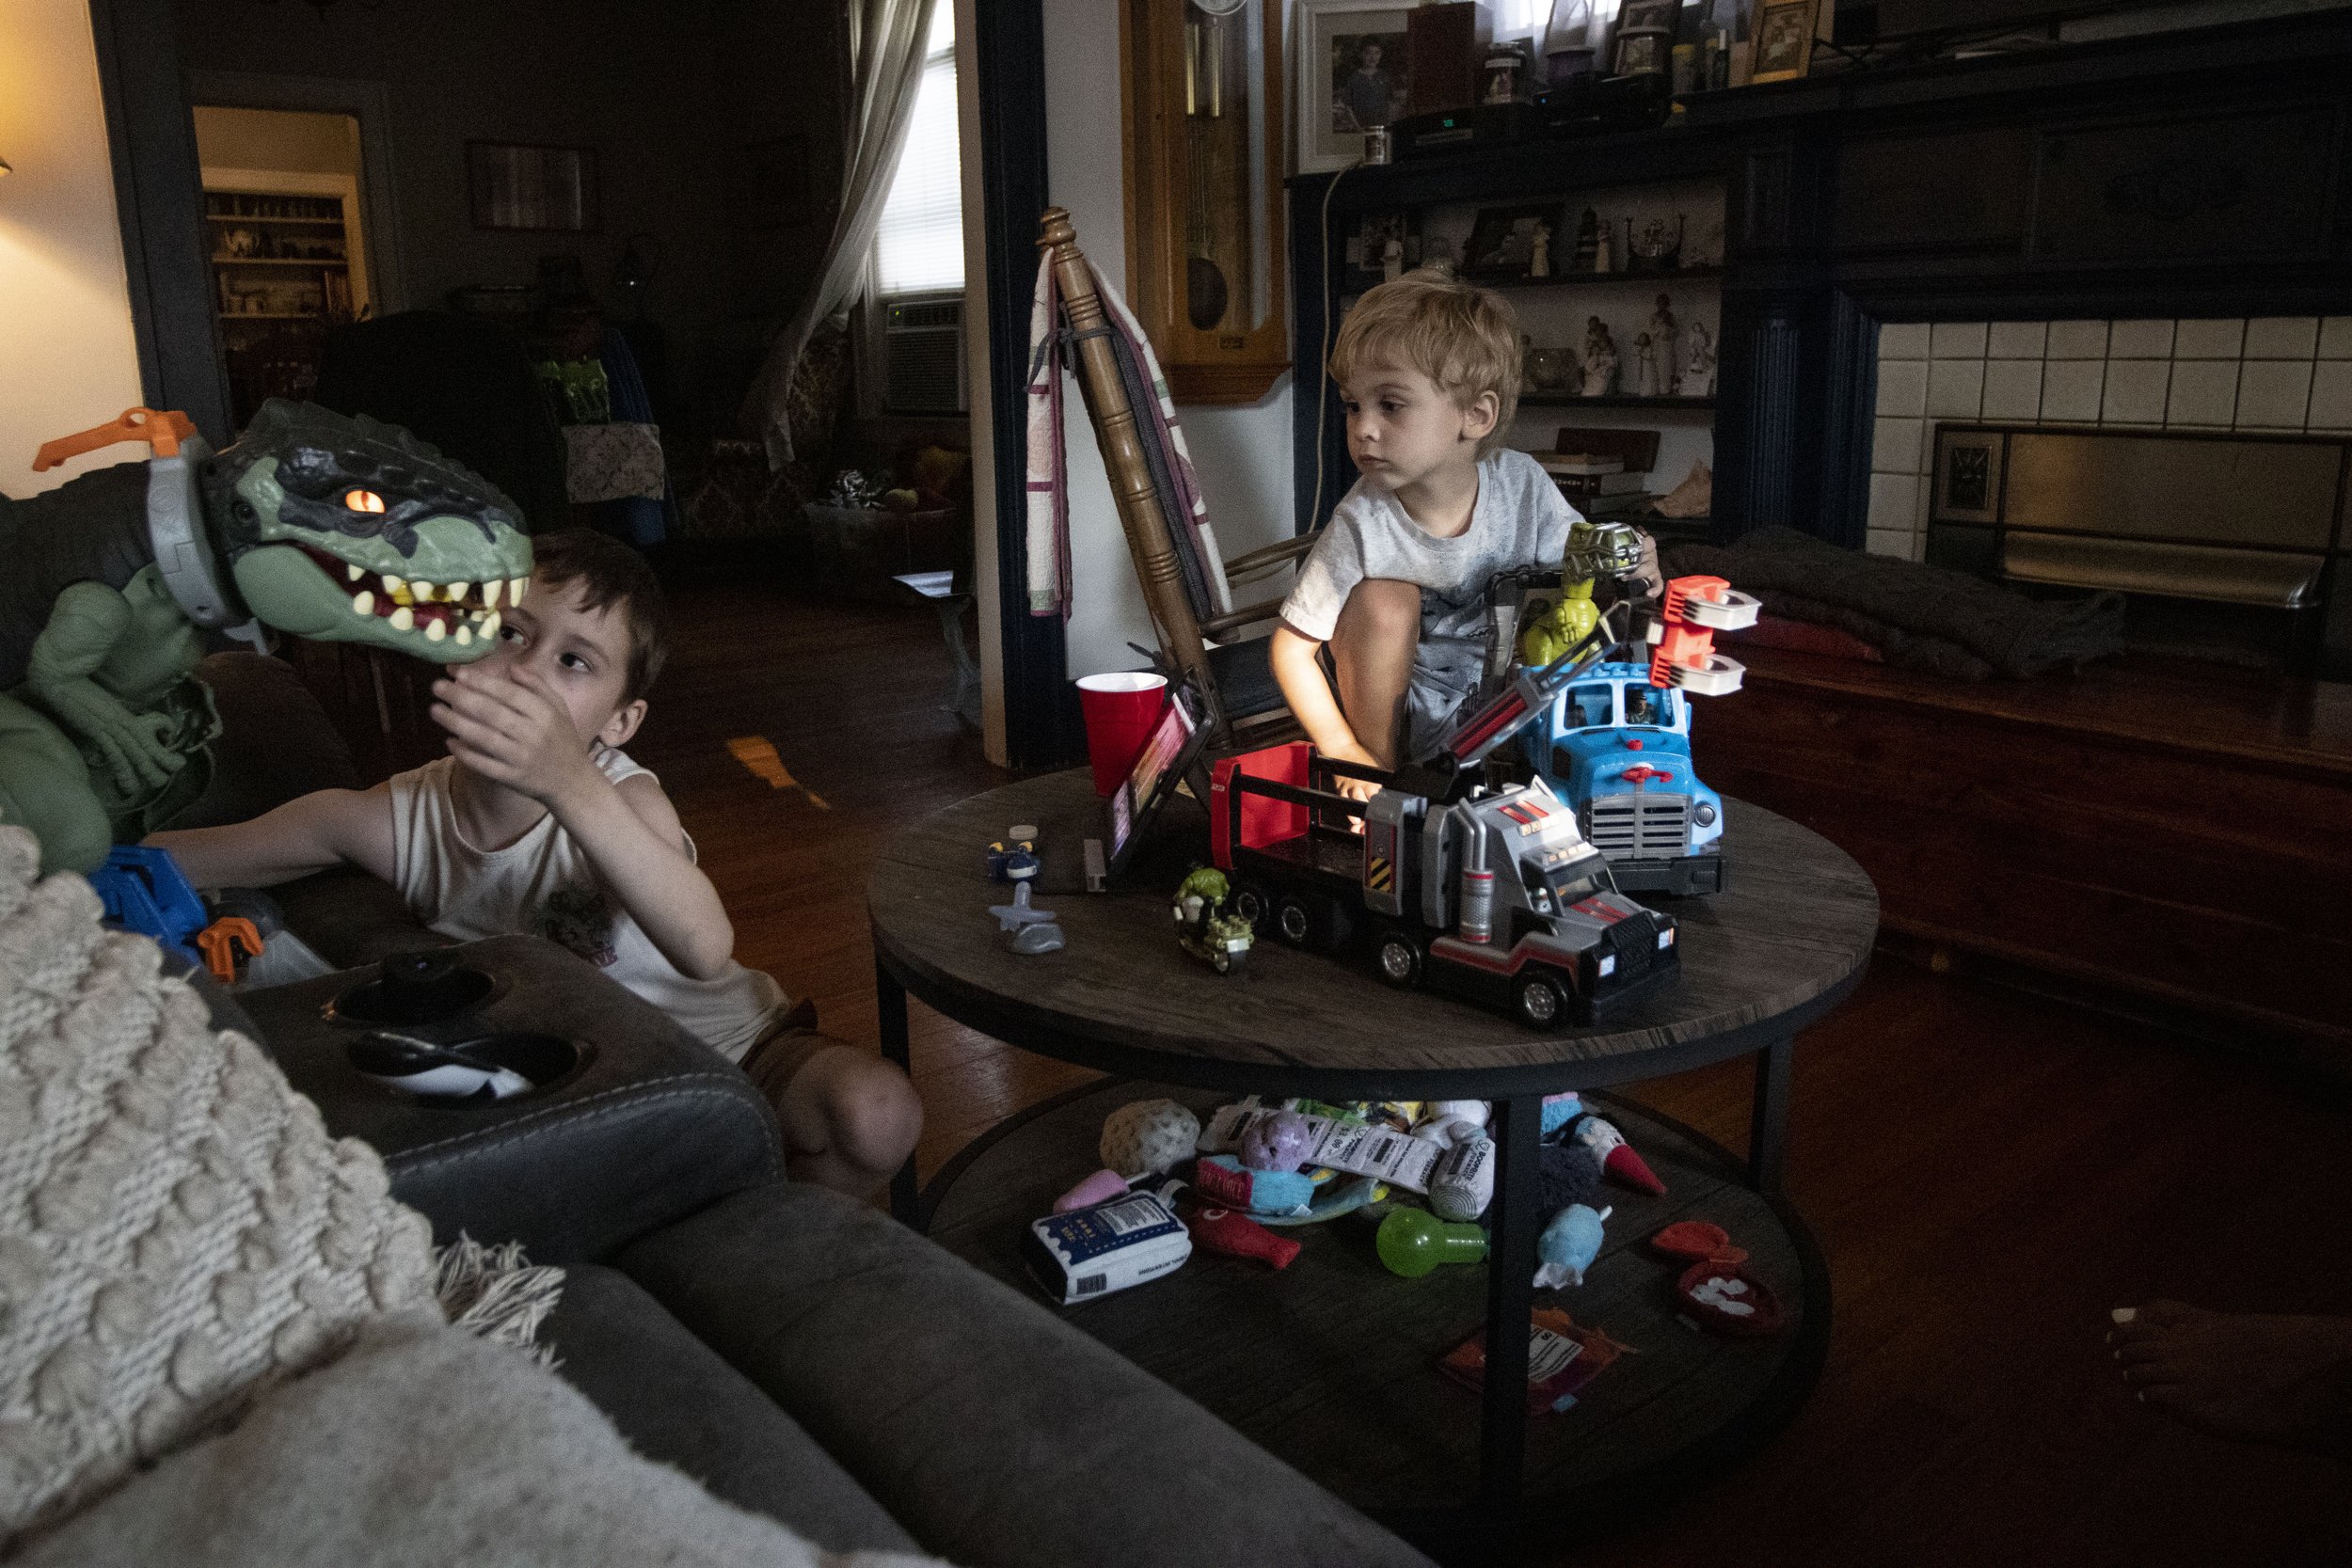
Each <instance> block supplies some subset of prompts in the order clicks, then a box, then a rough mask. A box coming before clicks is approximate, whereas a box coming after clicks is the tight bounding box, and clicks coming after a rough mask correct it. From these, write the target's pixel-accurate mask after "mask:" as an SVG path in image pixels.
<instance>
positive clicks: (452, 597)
mask: <svg viewBox="0 0 2352 1568" xmlns="http://www.w3.org/2000/svg"><path fill="white" fill-rule="evenodd" d="M472 592H473V584H472V583H470V582H453V583H451V584H450V585H449V592H448V593H447V594H444V595H443V596H444V597H445V598H447V599H448V600H449V602H450V603H452V604H455V603H456V602H457V601H458V600H460V599H462V598H464V597H465V596H466V595H467V594H470V593H472Z"/></svg>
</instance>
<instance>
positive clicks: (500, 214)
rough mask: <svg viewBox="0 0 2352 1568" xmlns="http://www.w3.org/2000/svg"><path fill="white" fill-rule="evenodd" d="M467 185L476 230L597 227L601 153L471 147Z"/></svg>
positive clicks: (511, 145) (486, 144) (478, 144)
mask: <svg viewBox="0 0 2352 1568" xmlns="http://www.w3.org/2000/svg"><path fill="white" fill-rule="evenodd" d="M466 185H467V190H468V193H469V196H470V198H471V199H472V204H473V226H474V227H475V228H476V229H540V230H564V231H567V232H574V233H577V232H582V231H585V230H592V229H595V228H596V225H597V221H598V220H597V215H596V149H594V148H591V147H532V146H527V145H524V144H522V143H517V142H491V141H469V142H468V143H467V144H466Z"/></svg>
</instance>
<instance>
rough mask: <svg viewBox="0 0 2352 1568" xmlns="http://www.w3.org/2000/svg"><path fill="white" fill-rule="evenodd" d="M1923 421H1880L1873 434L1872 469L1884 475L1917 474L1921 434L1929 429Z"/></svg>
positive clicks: (1871, 446)
mask: <svg viewBox="0 0 2352 1568" xmlns="http://www.w3.org/2000/svg"><path fill="white" fill-rule="evenodd" d="M1926 428H1927V425H1926V421H1925V420H1879V422H1878V429H1877V430H1876V431H1875V432H1873V433H1872V435H1871V437H1870V468H1871V471H1872V472H1874V473H1882V474H1915V473H1917V472H1918V471H1919V468H1920V463H1919V445H1920V436H1921V435H1922V433H1923V432H1924V431H1925V430H1926Z"/></svg>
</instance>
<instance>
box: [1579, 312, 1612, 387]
mask: <svg viewBox="0 0 2352 1568" xmlns="http://www.w3.org/2000/svg"><path fill="white" fill-rule="evenodd" d="M1616 384H1617V345H1616V344H1615V343H1614V342H1613V341H1611V339H1610V336H1609V324H1608V323H1606V322H1604V321H1602V320H1601V319H1600V318H1599V317H1598V316H1595V317H1594V318H1592V322H1591V324H1590V325H1587V326H1586V327H1585V329H1584V382H1583V387H1582V388H1581V389H1582V392H1583V395H1584V396H1586V397H1588V398H1605V397H1607V396H1608V395H1609V394H1610V393H1611V392H1613V391H1614V390H1615V389H1616Z"/></svg>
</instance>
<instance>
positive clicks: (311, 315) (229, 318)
mask: <svg viewBox="0 0 2352 1568" xmlns="http://www.w3.org/2000/svg"><path fill="white" fill-rule="evenodd" d="M220 319H221V320H222V321H224V322H227V323H229V324H230V325H235V324H236V323H238V322H323V321H325V320H326V315H325V314H324V313H323V312H321V311H317V310H224V311H221V312H220Z"/></svg>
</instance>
